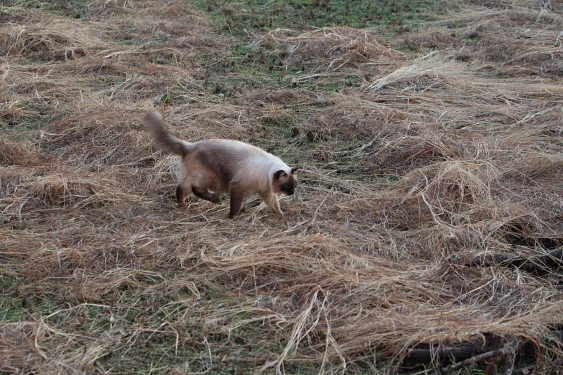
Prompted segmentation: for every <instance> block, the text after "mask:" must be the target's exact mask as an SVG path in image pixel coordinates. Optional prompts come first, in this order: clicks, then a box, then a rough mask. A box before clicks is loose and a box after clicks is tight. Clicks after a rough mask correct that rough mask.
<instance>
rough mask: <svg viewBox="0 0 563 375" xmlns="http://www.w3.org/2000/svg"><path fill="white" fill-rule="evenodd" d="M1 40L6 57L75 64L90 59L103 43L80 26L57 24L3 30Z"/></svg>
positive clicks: (62, 22) (0, 44) (0, 47)
mask: <svg viewBox="0 0 563 375" xmlns="http://www.w3.org/2000/svg"><path fill="white" fill-rule="evenodd" d="M4 29H5V30H3V31H4V32H3V33H2V37H0V51H2V54H3V55H8V56H23V57H28V58H34V59H42V60H74V59H78V58H81V57H84V56H87V55H88V54H89V53H90V52H89V51H91V50H92V49H96V48H98V47H99V46H100V45H101V41H100V40H99V39H98V38H96V37H94V36H92V35H89V34H88V29H86V28H84V27H80V26H79V24H77V23H72V24H69V23H68V22H66V21H62V20H54V21H52V22H50V23H48V24H44V25H37V26H35V25H15V26H11V27H8V28H4Z"/></svg>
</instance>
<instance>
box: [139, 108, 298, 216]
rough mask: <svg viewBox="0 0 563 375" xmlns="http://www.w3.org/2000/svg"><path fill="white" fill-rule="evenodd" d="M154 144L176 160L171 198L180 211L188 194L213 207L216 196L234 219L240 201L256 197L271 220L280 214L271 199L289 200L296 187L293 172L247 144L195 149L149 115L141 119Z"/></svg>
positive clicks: (210, 143) (219, 142)
mask: <svg viewBox="0 0 563 375" xmlns="http://www.w3.org/2000/svg"><path fill="white" fill-rule="evenodd" d="M144 121H145V124H146V126H147V127H148V129H149V131H150V133H151V136H152V138H153V139H154V141H155V143H156V144H157V145H158V147H160V148H161V149H162V150H163V151H164V152H167V153H170V154H175V155H179V156H181V157H182V161H181V165H180V174H179V179H178V186H177V187H176V198H177V199H178V204H179V205H180V206H182V205H183V204H184V199H185V198H186V197H187V196H189V195H190V194H192V193H193V194H194V195H195V196H197V197H199V198H201V199H205V200H208V201H210V202H213V203H219V202H220V199H219V196H218V195H217V194H218V193H227V194H228V195H229V197H230V204H231V208H230V211H229V218H233V217H235V216H236V215H238V214H239V212H240V209H241V207H242V202H243V200H244V198H247V197H250V196H251V195H254V194H258V195H259V196H260V198H262V200H263V201H264V202H266V204H267V205H268V206H269V207H270V208H271V209H272V211H273V212H274V214H276V215H280V214H282V212H281V210H280V204H279V202H278V198H277V196H276V194H278V193H283V194H286V195H293V193H294V192H295V187H296V186H297V179H296V176H295V171H296V170H298V169H299V167H296V168H290V167H288V166H287V165H286V164H285V163H284V162H283V161H281V159H280V158H278V157H276V156H274V155H272V154H270V153H267V152H266V151H264V150H262V149H260V148H258V147H255V146H252V145H249V144H248V143H244V142H239V141H232V140H226V139H209V140H204V141H199V142H195V143H190V142H186V141H183V140H180V139H178V138H176V137H175V136H174V135H172V134H171V133H170V132H169V131H168V130H167V129H166V126H165V125H164V119H163V117H162V115H161V114H160V113H159V112H157V111H151V112H149V113H148V114H147V115H146V116H145V119H144Z"/></svg>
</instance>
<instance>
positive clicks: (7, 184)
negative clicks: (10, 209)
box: [0, 166, 34, 206]
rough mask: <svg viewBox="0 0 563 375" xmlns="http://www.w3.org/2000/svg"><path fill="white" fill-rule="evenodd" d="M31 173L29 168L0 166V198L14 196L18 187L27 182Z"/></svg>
mask: <svg viewBox="0 0 563 375" xmlns="http://www.w3.org/2000/svg"><path fill="white" fill-rule="evenodd" d="M33 172H34V171H33V170H32V169H31V168H14V167H4V166H0V198H4V197H6V196H8V195H11V194H14V193H15V191H16V189H17V188H18V186H19V185H21V184H23V183H25V182H26V181H29V178H30V177H31V175H33ZM2 206H3V205H2Z"/></svg>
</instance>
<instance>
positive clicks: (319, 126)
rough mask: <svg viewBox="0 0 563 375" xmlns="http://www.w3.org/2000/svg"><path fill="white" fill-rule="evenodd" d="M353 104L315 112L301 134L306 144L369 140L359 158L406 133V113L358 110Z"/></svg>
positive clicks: (369, 108) (342, 102) (345, 102)
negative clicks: (328, 141)
mask: <svg viewBox="0 0 563 375" xmlns="http://www.w3.org/2000/svg"><path fill="white" fill-rule="evenodd" d="M362 104H365V103H361V101H360V103H358V101H355V100H340V101H337V102H336V103H335V105H333V106H331V107H328V108H325V109H324V110H323V111H318V112H317V113H315V114H314V115H312V116H311V117H310V118H309V119H308V122H307V125H306V126H307V128H306V130H305V132H306V136H307V139H308V140H309V141H310V142H316V141H326V140H330V141H345V142H349V141H358V139H371V140H373V142H371V143H369V142H368V144H366V145H364V146H361V147H363V148H362V149H361V150H358V151H357V152H359V155H360V154H361V155H363V154H364V153H367V152H369V151H371V150H372V149H373V148H376V147H377V146H378V145H380V144H381V143H383V142H384V141H385V139H386V138H387V137H389V136H390V135H391V134H394V133H396V132H404V133H409V132H411V131H414V127H413V130H410V129H409V127H410V120H411V116H410V115H408V114H407V113H405V112H403V111H401V110H396V109H390V108H385V107H379V106H362Z"/></svg>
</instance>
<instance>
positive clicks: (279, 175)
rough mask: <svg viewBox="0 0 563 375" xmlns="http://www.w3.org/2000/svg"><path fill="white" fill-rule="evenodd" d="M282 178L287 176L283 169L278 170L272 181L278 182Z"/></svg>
mask: <svg viewBox="0 0 563 375" xmlns="http://www.w3.org/2000/svg"><path fill="white" fill-rule="evenodd" d="M282 176H287V173H285V171H284V170H283V169H280V170H279V171H277V172H276V173H274V180H279V179H280V177H282Z"/></svg>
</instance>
